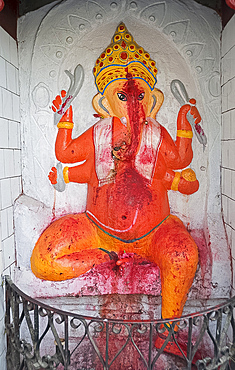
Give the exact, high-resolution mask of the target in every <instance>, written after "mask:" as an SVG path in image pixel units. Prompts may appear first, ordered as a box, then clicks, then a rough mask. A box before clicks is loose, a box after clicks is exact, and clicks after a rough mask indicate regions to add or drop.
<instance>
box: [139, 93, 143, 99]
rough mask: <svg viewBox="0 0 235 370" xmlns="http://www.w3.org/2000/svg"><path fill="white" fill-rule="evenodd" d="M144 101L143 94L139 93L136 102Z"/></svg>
mask: <svg viewBox="0 0 235 370" xmlns="http://www.w3.org/2000/svg"><path fill="white" fill-rule="evenodd" d="M143 99H144V92H142V93H140V95H139V96H138V100H143Z"/></svg>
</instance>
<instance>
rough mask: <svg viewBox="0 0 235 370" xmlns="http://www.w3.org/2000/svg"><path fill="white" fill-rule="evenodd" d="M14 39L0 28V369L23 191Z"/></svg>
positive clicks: (4, 346)
mask: <svg viewBox="0 0 235 370" xmlns="http://www.w3.org/2000/svg"><path fill="white" fill-rule="evenodd" d="M20 147H21V145H20V111H19V69H18V55H17V44H16V41H15V40H14V39H13V38H12V37H11V36H9V35H8V34H7V32H5V31H4V30H3V28H1V27H0V243H1V245H0V274H1V277H0V368H1V370H5V369H6V363H5V356H6V344H5V335H4V332H5V313H4V310H5V307H4V288H3V281H2V279H3V278H2V276H3V275H6V274H8V275H12V268H13V266H14V265H15V259H16V258H15V240H14V221H13V204H14V201H15V199H16V198H17V197H18V196H19V194H20V193H21V192H22V185H21V150H20Z"/></svg>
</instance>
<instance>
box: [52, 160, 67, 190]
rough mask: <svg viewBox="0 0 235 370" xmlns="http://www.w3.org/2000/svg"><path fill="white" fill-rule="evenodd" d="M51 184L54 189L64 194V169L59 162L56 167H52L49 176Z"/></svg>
mask: <svg viewBox="0 0 235 370" xmlns="http://www.w3.org/2000/svg"><path fill="white" fill-rule="evenodd" d="M48 177H49V180H50V182H51V183H52V185H53V186H54V188H55V189H56V190H57V191H59V192H62V191H64V190H65V181H64V176H63V168H62V164H61V163H60V162H59V163H58V164H57V166H56V168H55V167H52V169H51V172H50V173H49V175H48Z"/></svg>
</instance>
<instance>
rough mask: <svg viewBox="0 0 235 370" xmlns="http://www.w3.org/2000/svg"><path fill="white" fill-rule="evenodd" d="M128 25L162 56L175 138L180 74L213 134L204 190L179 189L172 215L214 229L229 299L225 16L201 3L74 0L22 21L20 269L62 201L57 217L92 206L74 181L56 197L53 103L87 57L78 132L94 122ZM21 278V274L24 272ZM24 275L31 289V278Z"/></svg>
mask: <svg viewBox="0 0 235 370" xmlns="http://www.w3.org/2000/svg"><path fill="white" fill-rule="evenodd" d="M121 21H124V22H125V23H126V26H127V28H128V29H129V31H130V32H131V33H132V35H133V36H134V39H135V40H136V42H137V43H139V44H140V45H141V46H143V47H144V48H145V49H146V50H148V51H149V52H150V55H151V57H152V58H153V59H155V60H156V62H157V67H158V70H159V73H158V84H157V87H158V88H160V89H161V90H162V91H163V92H164V94H165V102H164V105H163V107H162V108H161V110H160V112H159V114H158V116H157V119H158V121H159V122H160V123H161V124H163V125H164V126H165V127H166V128H167V129H168V130H169V132H170V133H171V135H172V136H173V137H174V135H175V131H176V117H177V113H178V110H179V104H178V103H177V101H176V100H174V98H173V97H172V95H171V92H170V82H171V81H172V80H173V79H175V78H177V79H180V80H182V81H183V82H184V84H185V86H186V88H187V90H188V93H189V95H190V97H195V98H196V99H197V105H198V108H199V110H200V112H201V115H202V118H203V128H204V130H205V132H206V135H207V137H208V144H207V147H206V149H205V151H203V148H202V146H201V145H200V144H199V143H198V142H197V140H196V138H194V140H193V149H194V159H193V162H192V164H191V167H192V168H193V169H194V170H195V171H196V174H197V177H198V179H199V181H200V189H199V191H198V192H197V193H196V194H193V195H191V196H184V195H181V194H179V193H177V194H176V193H173V192H169V197H170V203H171V209H172V213H174V214H177V215H178V216H179V217H180V218H181V219H182V220H183V221H184V222H185V224H188V226H189V227H190V228H192V229H203V230H204V232H205V234H206V239H207V243H208V244H210V245H211V246H212V253H213V274H212V285H213V289H212V290H213V292H212V296H214V297H216V296H217V297H218V296H220V297H226V296H228V293H229V288H230V259H229V250H228V247H227V241H226V237H225V230H224V227H223V222H222V218H221V196H220V114H221V110H220V82H219V81H220V50H219V46H220V32H221V22H220V18H219V16H218V15H217V14H216V13H215V12H214V11H212V10H210V9H208V8H205V7H203V6H201V5H199V4H197V3H195V2H194V1H193V0H190V1H172V0H166V1H154V2H153V1H152V0H148V1H130V0H122V1H121V0H116V1H111V0H110V1H105V0H98V1H96V2H93V1H80V0H79V1H77V0H76V1H75V0H68V1H64V2H58V3H57V2H55V3H53V4H52V5H51V4H50V6H46V7H44V8H41V9H40V10H37V11H35V12H32V13H29V14H27V15H26V16H24V17H21V18H20V20H19V24H18V26H19V32H18V39H19V52H20V67H21V68H20V83H21V86H22V90H21V114H22V119H23V126H22V138H23V141H22V142H23V147H22V151H23V168H22V170H23V185H24V194H25V195H24V197H23V198H22V199H20V200H19V202H17V204H16V211H15V220H16V232H17V230H18V231H19V232H18V234H17V237H16V241H17V257H18V267H20V269H21V271H22V270H23V269H26V270H29V268H30V267H29V266H30V265H29V259H30V255H31V251H32V249H33V246H34V243H35V241H36V240H37V237H38V236H39V235H40V233H41V232H42V231H43V229H44V228H45V227H46V225H47V224H49V222H50V221H51V219H52V208H53V205H55V212H56V216H60V215H61V214H63V213H68V212H82V211H83V210H84V209H85V205H86V185H78V184H69V185H68V186H67V188H66V191H65V192H64V193H55V192H54V190H53V187H52V186H51V184H50V183H49V181H48V178H47V175H48V173H49V171H50V168H51V167H52V166H54V165H55V164H56V159H55V156H54V142H55V138H56V133H57V128H56V127H55V126H54V125H53V114H52V111H51V109H50V105H51V101H52V99H53V98H54V97H55V96H56V95H57V93H58V92H59V91H60V89H61V88H67V87H68V83H69V80H68V77H67V76H66V75H65V73H64V70H65V69H69V70H71V71H73V69H74V68H75V66H76V65H77V64H78V63H80V64H82V65H83V67H84V69H85V82H84V85H83V87H82V90H81V92H80V94H79V96H78V97H77V98H76V100H75V101H74V108H75V109H74V110H75V114H74V120H75V129H74V135H75V136H76V135H79V134H80V133H82V132H83V131H84V130H86V129H87V128H88V127H90V126H91V125H92V124H94V122H95V121H96V120H95V119H94V117H93V113H94V111H93V108H92V105H91V100H92V97H93V96H94V95H95V93H96V89H95V86H94V78H93V75H92V68H93V66H94V63H95V60H96V59H97V57H98V56H99V55H100V53H101V52H102V51H103V50H104V49H105V47H106V46H107V45H108V44H109V43H110V40H111V38H112V36H113V34H114V31H115V29H116V27H117V25H118V24H119V23H120V22H121ZM32 198H33V200H32ZM35 202H36V203H35ZM37 202H39V203H38V204H37ZM32 204H33V206H32ZM26 209H27V210H26ZM22 230H23V232H22ZM28 274H30V272H29V273H27V276H28ZM17 278H18V279H20V275H19V271H18V273H17ZM19 281H20V282H21V283H22V284H23V285H24V275H23V274H22V275H21V279H20V280H19ZM27 281H28V282H29V281H30V280H27ZM33 281H34V280H33ZM29 284H30V283H29ZM40 284H41V283H40Z"/></svg>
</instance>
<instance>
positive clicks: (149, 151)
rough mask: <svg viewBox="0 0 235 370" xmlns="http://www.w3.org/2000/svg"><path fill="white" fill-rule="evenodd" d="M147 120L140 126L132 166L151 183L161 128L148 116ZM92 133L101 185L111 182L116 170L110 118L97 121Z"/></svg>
mask: <svg viewBox="0 0 235 370" xmlns="http://www.w3.org/2000/svg"><path fill="white" fill-rule="evenodd" d="M147 122H148V124H147V125H144V126H143V128H142V133H141V137H140V143H139V146H138V152H137V154H136V155H135V158H134V160H133V163H132V167H133V168H134V169H135V170H136V171H137V173H138V174H140V175H141V176H143V177H144V178H145V179H146V180H147V181H148V182H149V183H151V182H152V179H153V175H154V170H155V166H156V161H157V157H158V150H159V147H160V143H161V128H160V125H159V124H158V123H157V122H156V121H154V120H152V119H151V118H148V119H147ZM155 122H156V124H155ZM93 135H94V137H93V139H94V146H95V170H96V175H97V178H98V181H99V186H102V185H104V184H108V183H112V182H113V181H114V174H115V172H116V165H115V160H116V158H115V156H114V149H115V148H114V147H113V127H112V118H106V119H104V120H101V121H99V122H98V123H97V124H96V125H95V127H94V134H93ZM115 182H116V179H115Z"/></svg>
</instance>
